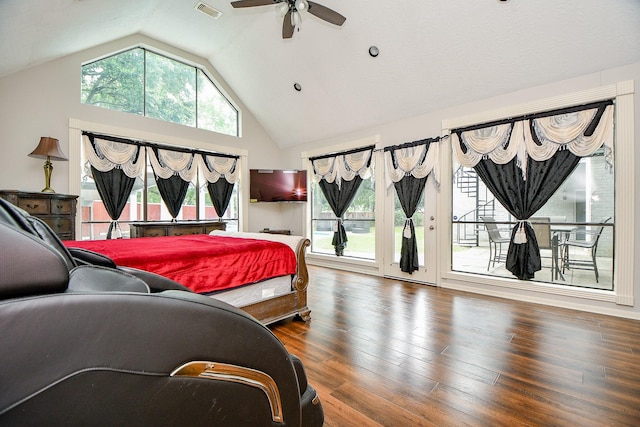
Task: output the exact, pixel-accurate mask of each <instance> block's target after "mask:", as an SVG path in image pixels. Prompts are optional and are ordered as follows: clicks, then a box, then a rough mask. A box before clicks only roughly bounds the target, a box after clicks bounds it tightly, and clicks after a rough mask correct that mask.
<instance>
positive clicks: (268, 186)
mask: <svg viewBox="0 0 640 427" xmlns="http://www.w3.org/2000/svg"><path fill="white" fill-rule="evenodd" d="M249 193H250V194H249V201H250V202H251V203H259V202H306V201H307V171H306V170H275V169H250V170H249Z"/></svg>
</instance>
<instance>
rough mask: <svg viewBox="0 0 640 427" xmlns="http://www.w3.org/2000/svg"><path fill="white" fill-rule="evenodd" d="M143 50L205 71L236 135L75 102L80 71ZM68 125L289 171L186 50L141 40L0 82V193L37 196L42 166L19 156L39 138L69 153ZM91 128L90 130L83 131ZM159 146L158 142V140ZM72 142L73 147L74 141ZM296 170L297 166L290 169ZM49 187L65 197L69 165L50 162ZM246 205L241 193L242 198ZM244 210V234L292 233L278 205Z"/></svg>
mask: <svg viewBox="0 0 640 427" xmlns="http://www.w3.org/2000/svg"><path fill="white" fill-rule="evenodd" d="M140 44H142V45H144V46H146V47H149V48H150V49H152V50H156V51H159V52H161V53H168V54H170V55H175V56H177V57H180V58H183V59H186V60H187V61H189V62H192V63H193V64H194V65H196V64H201V65H202V66H205V67H206V68H207V69H208V70H209V71H210V72H211V74H212V75H213V77H214V78H215V79H216V80H217V82H218V83H219V84H220V85H221V88H222V90H223V91H225V92H226V93H227V94H228V95H229V96H230V98H231V99H233V100H234V102H236V105H237V106H238V107H239V108H240V110H241V111H242V137H241V138H236V137H231V136H228V135H222V134H218V133H215V132H209V131H205V130H200V129H195V128H190V127H187V126H181V125H176V124H172V123H167V122H163V121H160V120H155V119H151V118H146V117H141V116H137V115H133V114H127V113H121V112H117V111H110V110H105V109H103V108H98V107H93V106H90V105H84V104H81V103H80V93H81V91H80V82H81V80H80V79H81V65H82V64H83V63H85V62H88V61H91V60H94V59H96V58H100V57H102V56H105V55H109V54H110V53H112V52H115V51H119V50H123V49H126V48H129V47H133V46H137V45H140ZM69 119H77V120H80V121H82V122H86V123H98V124H101V125H104V126H113V127H116V128H123V129H131V130H135V131H138V132H140V131H141V132H148V133H150V134H159V135H167V136H168V137H172V138H179V139H181V140H185V141H187V142H189V141H191V142H193V144H194V145H197V146H199V147H201V148H206V147H207V145H212V146H217V147H220V146H223V147H231V148H233V149H244V150H247V151H248V163H249V167H250V168H290V167H292V166H291V165H288V164H283V162H282V161H281V158H280V156H279V151H280V150H279V148H278V146H277V145H276V143H275V142H274V141H273V140H272V139H271V138H270V137H269V135H267V134H266V132H265V131H264V129H263V128H262V126H261V125H260V124H259V123H258V122H257V121H256V119H255V118H254V117H253V115H252V114H251V112H250V111H249V110H248V109H247V108H246V107H245V106H244V104H243V103H242V102H241V100H239V99H238V98H237V96H235V94H234V93H233V90H232V89H231V88H229V87H228V86H227V85H226V83H225V82H224V81H222V79H221V78H220V76H219V75H218V74H217V73H216V72H215V70H214V69H213V67H211V65H210V64H208V62H207V61H205V60H203V59H201V58H198V57H195V56H193V55H191V54H189V53H187V52H184V51H181V50H178V49H175V48H173V47H171V46H168V45H166V44H163V43H160V42H157V41H154V40H152V39H149V38H147V37H144V36H140V35H137V36H131V37H127V38H124V39H121V40H117V41H115V42H111V43H107V44H105V45H101V46H97V47H94V48H91V49H88V50H86V51H83V52H79V53H76V54H73V55H69V56H66V57H64V58H61V59H58V60H55V61H51V62H48V63H45V64H42V65H40V66H36V67H33V68H30V69H27V70H24V71H20V72H18V73H14V74H12V75H9V76H6V77H4V78H1V79H0V135H1V137H0V146H1V147H2V151H1V152H2V167H1V168H0V188H2V189H18V190H25V191H40V190H41V189H42V188H43V187H44V173H43V170H42V166H43V164H44V161H43V160H41V159H34V158H31V157H28V156H27V155H28V154H29V153H30V152H31V151H32V150H33V149H34V148H35V147H36V145H37V143H38V141H39V140H40V137H41V136H51V137H54V138H57V139H59V140H60V144H61V147H62V150H63V151H64V152H65V154H67V156H68V155H69V152H70V150H69V137H68V135H69ZM87 130H91V129H87ZM159 142H161V141H159ZM74 143H76V142H75V141H74ZM296 166H297V164H296ZM53 167H54V171H53V175H52V179H51V186H52V187H53V188H54V189H55V190H56V192H58V193H68V192H69V188H70V187H69V180H70V177H69V162H58V161H54V162H53ZM246 198H247V199H248V194H247V196H246ZM247 206H248V213H249V217H248V219H249V221H248V224H249V231H255V230H258V229H261V228H263V227H269V228H295V230H296V231H297V232H298V233H300V232H301V228H300V225H299V221H292V220H291V209H289V208H288V207H286V206H280V207H279V206H271V207H268V206H254V205H249V204H248V203H247Z"/></svg>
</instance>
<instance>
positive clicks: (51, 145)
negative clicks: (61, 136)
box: [29, 136, 69, 160]
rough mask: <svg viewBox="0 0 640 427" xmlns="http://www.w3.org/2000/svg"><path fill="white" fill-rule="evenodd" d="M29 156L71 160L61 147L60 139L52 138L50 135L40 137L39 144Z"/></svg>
mask: <svg viewBox="0 0 640 427" xmlns="http://www.w3.org/2000/svg"><path fill="white" fill-rule="evenodd" d="M29 157H36V158H39V159H46V158H49V159H51V160H69V159H68V158H67V156H66V155H65V154H64V153H63V152H62V150H61V149H60V143H59V142H58V140H57V139H55V138H51V137H50V136H43V137H42V138H40V142H39V143H38V146H37V147H36V149H35V150H33V151H32V152H31V153H30V154H29Z"/></svg>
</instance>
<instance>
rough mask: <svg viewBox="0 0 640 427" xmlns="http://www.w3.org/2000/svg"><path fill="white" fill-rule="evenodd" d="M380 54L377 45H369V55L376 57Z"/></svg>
mask: <svg viewBox="0 0 640 427" xmlns="http://www.w3.org/2000/svg"><path fill="white" fill-rule="evenodd" d="M379 54H380V49H378V47H377V46H371V47H370V48H369V55H371V56H372V57H374V58H375V57H376V56H378V55H379Z"/></svg>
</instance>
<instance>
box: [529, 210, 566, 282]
mask: <svg viewBox="0 0 640 427" xmlns="http://www.w3.org/2000/svg"><path fill="white" fill-rule="evenodd" d="M529 220H530V221H531V228H533V231H534V233H535V234H536V240H537V241H538V248H540V251H541V252H540V258H541V259H542V258H550V259H551V281H553V280H554V279H557V278H558V277H560V278H562V280H564V277H563V276H562V274H561V272H560V267H559V255H558V254H559V242H558V236H557V234H556V233H553V232H552V230H551V218H550V217H531V218H529ZM543 250H550V251H551V255H549V256H543V255H542V251H543Z"/></svg>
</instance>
